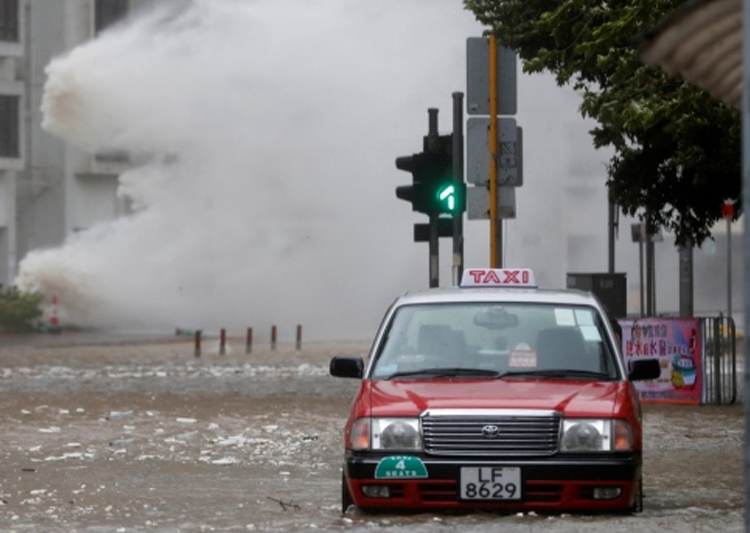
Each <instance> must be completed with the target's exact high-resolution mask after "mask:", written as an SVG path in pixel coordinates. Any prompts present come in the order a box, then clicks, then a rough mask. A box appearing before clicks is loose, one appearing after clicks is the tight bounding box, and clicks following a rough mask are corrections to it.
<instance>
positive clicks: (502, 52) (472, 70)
mask: <svg viewBox="0 0 750 533" xmlns="http://www.w3.org/2000/svg"><path fill="white" fill-rule="evenodd" d="M516 63H517V54H516V53H515V52H514V51H513V50H509V49H507V48H504V47H502V46H499V45H498V46H497V61H496V65H497V113H498V114H499V115H515V114H516V111H517V109H518V98H517V78H518V74H517V71H516ZM466 112H467V113H468V114H469V115H489V114H490V40H489V38H487V37H469V38H468V39H466Z"/></svg>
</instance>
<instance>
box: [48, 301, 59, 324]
mask: <svg viewBox="0 0 750 533" xmlns="http://www.w3.org/2000/svg"><path fill="white" fill-rule="evenodd" d="M49 325H50V326H52V327H55V328H59V327H60V318H59V317H58V316H57V296H52V306H51V307H50V316H49Z"/></svg>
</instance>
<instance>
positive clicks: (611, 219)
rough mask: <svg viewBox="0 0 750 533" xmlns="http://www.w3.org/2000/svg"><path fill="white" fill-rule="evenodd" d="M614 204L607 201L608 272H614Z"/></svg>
mask: <svg viewBox="0 0 750 533" xmlns="http://www.w3.org/2000/svg"><path fill="white" fill-rule="evenodd" d="M615 207H616V206H615V204H614V202H612V201H610V202H609V273H610V274H614V273H615Z"/></svg>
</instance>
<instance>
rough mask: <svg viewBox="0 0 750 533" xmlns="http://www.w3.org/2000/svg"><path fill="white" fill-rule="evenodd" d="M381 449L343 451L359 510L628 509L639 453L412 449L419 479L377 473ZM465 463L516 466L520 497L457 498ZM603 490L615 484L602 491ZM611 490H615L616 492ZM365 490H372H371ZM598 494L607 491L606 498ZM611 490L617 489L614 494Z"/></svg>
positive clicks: (638, 469)
mask: <svg viewBox="0 0 750 533" xmlns="http://www.w3.org/2000/svg"><path fill="white" fill-rule="evenodd" d="M385 457H387V455H385V454H374V453H372V452H368V453H363V452H351V451H348V452H347V453H346V460H345V467H344V468H345V479H346V482H347V483H348V487H349V492H350V494H351V496H352V500H353V501H354V504H355V505H356V506H357V507H359V508H361V509H372V510H376V509H382V510H385V509H391V510H426V509H436V510H437V509H445V510H448V509H493V510H499V511H502V510H507V511H524V510H528V511H531V510H535V511H549V512H555V511H601V512H606V511H624V510H628V509H631V508H632V507H633V506H634V504H635V502H636V498H637V496H638V489H639V483H640V479H641V464H642V459H641V454H640V453H627V454H623V453H618V454H608V455H606V456H604V457H603V456H601V454H599V455H593V454H590V455H585V456H582V455H579V456H565V457H560V456H559V455H558V456H555V457H542V458H535V459H528V458H524V459H520V460H513V459H512V458H502V460H498V458H492V459H487V460H484V459H482V458H478V457H450V458H448V457H434V456H428V455H426V454H413V455H412V457H415V458H418V459H419V460H420V461H421V462H422V463H423V464H424V466H425V468H426V471H427V476H426V477H422V478H414V479H411V478H393V479H383V478H376V474H375V472H376V469H377V466H378V464H379V463H380V461H381V460H382V459H384V458H385ZM465 466H481V467H519V468H520V469H521V487H522V492H521V499H519V500H492V501H485V500H481V501H480V500H462V499H461V498H460V471H461V467H465ZM374 485H377V486H387V487H388V489H387V491H383V492H387V497H383V496H382V494H381V497H377V498H373V497H368V496H367V495H366V494H365V492H363V488H364V487H371V486H374ZM607 489H615V490H614V491H612V490H607ZM616 489H619V491H617V490H616ZM370 492H372V491H371V490H370ZM602 494H606V495H607V496H606V497H605V498H603V497H602ZM613 494H618V495H617V496H614V497H613Z"/></svg>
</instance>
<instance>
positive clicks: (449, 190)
mask: <svg viewBox="0 0 750 533" xmlns="http://www.w3.org/2000/svg"><path fill="white" fill-rule="evenodd" d="M438 200H439V201H440V203H441V204H442V207H443V208H444V209H446V210H447V211H448V212H450V213H453V212H454V211H455V210H456V187H454V186H453V185H444V186H443V187H441V188H440V189H439V190H438Z"/></svg>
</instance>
